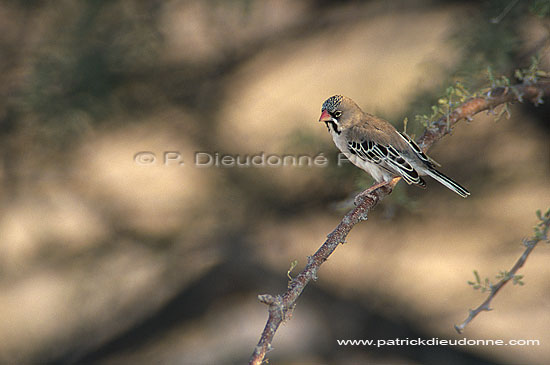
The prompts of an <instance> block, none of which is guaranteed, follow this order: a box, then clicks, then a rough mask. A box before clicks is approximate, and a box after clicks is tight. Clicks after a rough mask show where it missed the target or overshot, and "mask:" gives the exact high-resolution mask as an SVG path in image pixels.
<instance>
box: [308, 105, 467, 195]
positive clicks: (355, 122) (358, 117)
mask: <svg viewBox="0 0 550 365" xmlns="http://www.w3.org/2000/svg"><path fill="white" fill-rule="evenodd" d="M319 122H324V123H325V124H326V126H327V129H328V131H329V133H330V134H331V135H332V139H333V140H334V143H335V144H336V147H338V149H340V151H342V153H343V154H344V155H345V156H346V157H347V158H348V160H350V161H351V162H352V163H353V164H354V165H355V166H357V167H359V168H361V169H363V170H364V171H366V172H368V173H369V174H370V175H371V176H372V177H373V179H374V180H375V182H376V183H378V184H377V185H376V186H381V185H384V184H386V183H388V182H390V181H391V180H392V179H394V178H396V177H401V178H402V179H403V180H405V182H406V183H407V184H409V185H411V184H413V185H416V186H419V187H421V188H426V182H425V181H424V179H422V176H426V175H427V176H430V177H432V178H434V179H435V180H437V181H438V182H439V183H441V184H443V185H444V186H446V187H447V188H449V189H450V190H452V191H454V192H455V193H457V194H458V195H460V196H461V197H463V198H466V197H468V196H469V195H470V192H469V191H468V190H466V189H465V188H464V187H462V186H461V185H460V184H458V183H457V182H455V181H453V180H452V179H451V178H449V177H447V176H445V175H444V174H442V173H441V172H439V171H437V170H436V168H435V165H436V162H435V161H434V160H432V159H431V158H430V157H428V156H427V155H426V154H425V153H424V152H423V151H422V149H421V148H420V147H419V146H418V144H416V142H415V141H414V140H413V139H412V138H410V137H409V136H408V135H407V134H405V133H404V132H399V131H398V130H397V129H395V127H394V126H393V125H391V124H390V123H389V122H387V121H386V120H384V119H382V118H378V117H377V116H375V115H372V114H369V113H365V112H363V110H361V108H360V107H359V106H358V105H357V104H356V103H355V102H354V101H353V100H352V99H350V98H348V97H346V96H342V95H334V96H331V97H330V98H328V99H327V100H325V102H324V103H323V105H322V107H321V117H320V118H319ZM369 190H370V189H369Z"/></svg>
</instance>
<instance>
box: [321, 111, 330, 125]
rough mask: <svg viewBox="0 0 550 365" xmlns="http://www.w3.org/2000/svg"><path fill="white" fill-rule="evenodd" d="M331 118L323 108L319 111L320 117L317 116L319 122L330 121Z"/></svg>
mask: <svg viewBox="0 0 550 365" xmlns="http://www.w3.org/2000/svg"><path fill="white" fill-rule="evenodd" d="M331 120H332V117H331V116H330V114H329V113H328V112H327V111H326V110H323V113H321V117H320V118H319V122H325V123H326V122H330V121H331Z"/></svg>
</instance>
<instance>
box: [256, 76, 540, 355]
mask: <svg viewBox="0 0 550 365" xmlns="http://www.w3.org/2000/svg"><path fill="white" fill-rule="evenodd" d="M548 95H550V81H548V80H545V81H540V82H538V83H534V84H531V85H524V84H520V85H515V86H510V87H497V88H494V89H492V90H490V91H489V92H488V93H487V95H485V96H483V97H476V98H472V99H470V100H468V101H466V102H464V103H463V104H462V105H460V106H459V107H457V108H455V109H454V110H453V111H452V112H451V113H450V114H448V115H446V116H443V117H441V118H439V119H438V120H437V121H435V122H433V123H432V124H431V125H430V127H429V128H428V129H426V131H425V132H424V134H423V135H422V136H421V137H420V140H419V141H418V144H419V145H420V146H421V147H422V149H423V150H424V151H427V150H428V149H429V148H430V147H431V146H432V145H433V144H434V143H435V142H436V141H438V140H439V139H441V138H442V137H444V136H445V135H446V134H448V133H450V130H451V128H450V127H451V126H453V125H454V124H456V123H457V122H458V121H459V120H461V119H469V120H470V119H471V118H472V117H473V116H474V115H475V114H477V113H479V112H481V111H484V110H492V109H494V108H495V107H497V106H498V105H501V104H504V103H511V102H516V101H531V102H533V103H535V104H539V103H541V102H542V98H543V97H544V96H548ZM397 182H398V180H397V179H394V180H393V181H392V182H391V183H388V184H386V185H384V186H380V187H378V188H377V189H375V190H373V191H369V189H370V188H369V189H367V191H369V193H368V194H365V192H363V193H361V194H359V195H358V197H359V199H357V200H356V203H357V205H356V207H355V208H354V209H352V210H351V211H350V212H348V213H347V214H346V215H345V216H344V218H343V219H342V221H341V222H340V224H338V226H337V227H336V229H334V230H333V231H332V232H331V233H330V234H329V235H328V236H327V240H326V241H325V243H323V245H322V246H321V247H320V248H319V249H318V250H317V252H315V254H314V255H313V256H310V257H308V263H307V265H306V267H305V268H304V270H303V271H302V272H301V273H300V274H298V276H297V277H296V278H294V279H293V280H292V281H291V282H290V284H289V286H288V290H287V291H286V293H284V294H283V295H277V296H272V295H270V294H264V295H259V296H258V299H259V300H260V301H261V302H262V303H265V304H267V305H268V306H269V318H268V320H267V323H266V325H265V328H264V330H263V332H262V335H261V337H260V341H259V342H258V344H257V345H256V347H255V348H254V352H253V353H252V356H251V358H250V362H249V364H261V363H262V362H263V360H264V358H265V355H266V353H267V352H268V351H269V350H271V343H272V341H273V337H274V336H275V332H276V331H277V329H278V328H279V326H280V325H281V323H282V322H283V321H285V320H286V319H289V318H290V315H291V314H292V311H293V309H294V307H295V306H296V300H297V299H298V297H299V296H300V294H301V293H302V291H303V290H304V288H305V287H306V285H307V284H308V283H309V281H310V280H311V279H314V280H315V279H316V278H317V271H318V270H319V268H320V266H321V265H322V264H323V262H325V261H326V260H327V259H328V257H329V256H330V255H331V254H332V252H333V251H334V250H335V249H336V247H338V245H339V244H340V243H343V242H345V239H346V237H347V235H348V233H349V232H350V231H351V229H352V228H353V226H355V225H356V224H357V223H359V222H360V221H362V220H366V219H367V214H368V212H369V211H370V210H371V209H372V208H374V207H375V206H376V205H377V204H378V202H379V201H380V200H382V199H383V198H384V197H385V196H387V195H388V194H390V193H391V191H392V188H393V187H394V186H395V184H396V183H397Z"/></svg>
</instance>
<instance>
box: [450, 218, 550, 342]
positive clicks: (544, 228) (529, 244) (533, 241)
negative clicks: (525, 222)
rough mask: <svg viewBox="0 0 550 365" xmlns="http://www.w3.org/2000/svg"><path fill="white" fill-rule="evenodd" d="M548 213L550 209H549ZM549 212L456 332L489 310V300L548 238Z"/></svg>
mask: <svg viewBox="0 0 550 365" xmlns="http://www.w3.org/2000/svg"><path fill="white" fill-rule="evenodd" d="M549 213H550V211H549ZM549 216H550V214H547V216H545V217H544V219H541V223H540V224H539V227H540V231H539V232H541V233H540V234H539V235H535V237H532V238H530V239H528V240H524V241H523V244H524V246H525V247H526V249H525V251H524V252H523V254H522V255H521V256H520V258H519V259H518V260H517V261H516V263H515V265H514V266H513V267H512V269H510V271H509V272H508V273H507V274H506V275H505V276H504V278H502V279H501V280H500V281H499V282H498V283H496V284H495V285H491V292H490V294H489V296H488V297H487V299H485V301H484V302H483V303H481V304H480V306H479V307H477V308H476V309H470V313H469V314H468V318H466V319H465V320H464V322H462V323H461V324H459V325H455V329H456V331H457V332H458V333H462V331H463V330H464V328H465V327H466V326H467V325H468V324H469V323H470V322H471V321H472V320H473V319H474V318H475V317H476V316H477V315H478V314H479V313H481V312H483V311H487V312H488V311H490V310H492V309H491V307H490V306H491V301H492V300H493V298H494V297H495V296H496V295H497V293H498V292H499V290H500V289H502V287H503V286H504V285H506V284H507V283H508V282H509V281H510V280H512V279H513V278H514V277H515V276H516V273H517V272H518V270H519V269H520V268H521V267H522V266H523V265H524V264H525V261H527V258H528V257H529V255H530V254H531V252H532V251H533V250H534V249H535V247H536V246H537V244H538V243H539V242H540V241H546V240H548V228H549V227H550V217H549Z"/></svg>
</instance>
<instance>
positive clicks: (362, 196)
mask: <svg viewBox="0 0 550 365" xmlns="http://www.w3.org/2000/svg"><path fill="white" fill-rule="evenodd" d="M400 179H401V178H400V177H394V178H393V179H391V180H390V181H382V182H379V183H377V184H374V185H373V186H371V187H370V188H368V189H367V190H365V191H363V192H361V193H359V194H357V196H356V197H355V201H354V203H355V206H358V205H359V204H361V203H362V202H364V201H365V200H366V199H369V200H375V199H378V196H377V195H375V194H374V191H375V190H377V189H379V188H385V189H389V191H388V192H387V193H388V194H389V193H391V191H392V190H393V188H394V187H395V185H396V184H397V183H398V182H399V180H400Z"/></svg>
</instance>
